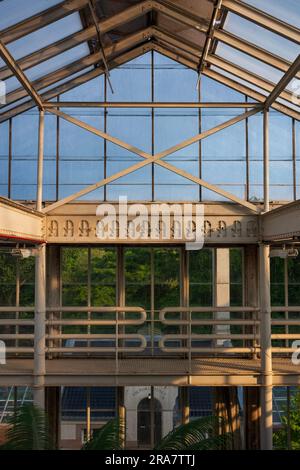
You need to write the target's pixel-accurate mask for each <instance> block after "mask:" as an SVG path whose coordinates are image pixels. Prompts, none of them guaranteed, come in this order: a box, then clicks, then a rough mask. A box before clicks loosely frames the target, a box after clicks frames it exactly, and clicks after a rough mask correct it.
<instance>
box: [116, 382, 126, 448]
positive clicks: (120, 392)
mask: <svg viewBox="0 0 300 470" xmlns="http://www.w3.org/2000/svg"><path fill="white" fill-rule="evenodd" d="M124 395H125V387H117V407H118V408H117V409H118V418H119V421H120V425H121V427H120V440H121V443H122V447H123V448H124V447H125V442H126V411H125V400H124V398H125V397H124Z"/></svg>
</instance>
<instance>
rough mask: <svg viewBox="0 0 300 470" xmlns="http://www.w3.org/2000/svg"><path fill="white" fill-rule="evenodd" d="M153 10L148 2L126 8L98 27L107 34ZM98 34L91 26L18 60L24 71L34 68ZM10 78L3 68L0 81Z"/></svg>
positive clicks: (6, 70)
mask: <svg viewBox="0 0 300 470" xmlns="http://www.w3.org/2000/svg"><path fill="white" fill-rule="evenodd" d="M87 1H88V0H87ZM151 9H152V2H151V1H150V0H147V1H144V2H141V3H138V4H136V5H133V6H131V7H129V8H126V10H123V11H121V12H120V13H117V14H116V15H113V16H112V17H110V18H105V19H103V20H101V21H99V23H98V25H99V28H100V30H101V32H102V34H105V33H107V32H109V31H111V30H112V29H114V28H117V27H119V26H121V25H122V24H124V23H127V22H128V23H130V22H131V21H133V20H134V19H136V18H138V17H139V16H141V15H144V14H146V13H147V12H148V11H150V10H151ZM96 34H97V32H96V28H95V26H89V27H88V28H86V29H84V30H81V31H78V32H77V33H74V34H71V35H70V36H67V37H66V38H64V39H61V40H60V41H57V42H55V43H53V44H51V45H50V46H47V47H44V48H42V49H39V50H38V51H35V52H33V53H32V54H29V55H27V56H25V57H22V58H21V59H19V60H18V64H19V66H20V67H21V68H22V70H26V69H28V68H30V67H34V66H35V65H38V64H40V63H41V62H43V61H45V60H48V59H51V58H52V57H54V56H56V55H57V54H61V53H62V52H64V51H67V50H69V49H71V48H73V47H76V46H78V45H79V44H82V43H83V42H87V41H89V40H90V39H93V38H94V37H95V36H96ZM10 76H11V73H10V70H9V69H8V68H6V67H2V68H1V69H0V80H4V79H6V78H8V77H10Z"/></svg>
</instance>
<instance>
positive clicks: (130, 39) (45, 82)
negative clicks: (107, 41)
mask: <svg viewBox="0 0 300 470" xmlns="http://www.w3.org/2000/svg"><path fill="white" fill-rule="evenodd" d="M150 35H151V28H146V29H143V30H141V31H137V32H136V33H133V34H130V35H128V36H127V37H125V38H124V39H122V40H121V41H119V42H118V43H116V44H113V45H110V46H107V47H106V48H105V49H104V53H105V55H106V56H108V57H110V56H112V55H115V54H120V53H121V52H123V51H125V50H126V49H130V48H132V47H134V46H136V45H137V44H139V43H140V42H143V41H145V40H146V39H147V38H148V37H149V36H150ZM101 60H102V52H101V51H99V52H95V53H94V54H91V55H88V56H85V57H83V58H82V59H80V60H77V61H75V62H72V63H71V64H69V65H68V66H67V67H65V66H64V67H62V68H61V69H59V70H55V71H54V72H51V73H49V74H48V75H44V76H43V77H41V78H39V79H37V80H35V81H34V82H33V83H32V87H34V88H35V90H41V89H43V88H46V87H49V86H51V85H54V84H55V83H56V82H58V81H60V80H64V79H65V78H68V77H70V76H72V75H73V74H75V73H77V72H80V71H82V70H84V69H86V68H88V67H90V66H92V65H96V64H98V63H99V62H100V61H101ZM104 71H106V68H105V67H104ZM24 96H26V93H25V91H24V90H23V88H18V89H16V90H14V91H12V92H11V93H8V94H7V96H6V105H9V104H11V103H14V102H16V101H18V100H19V99H21V98H23V97H24Z"/></svg>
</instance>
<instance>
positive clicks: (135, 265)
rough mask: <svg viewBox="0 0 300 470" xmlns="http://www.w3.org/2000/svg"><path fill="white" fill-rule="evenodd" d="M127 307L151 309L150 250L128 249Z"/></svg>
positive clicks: (125, 259) (125, 258)
mask: <svg viewBox="0 0 300 470" xmlns="http://www.w3.org/2000/svg"><path fill="white" fill-rule="evenodd" d="M124 263H125V286H126V287H125V296H126V305H131V306H140V307H143V308H146V309H147V310H149V309H150V308H151V251H150V249H149V248H126V249H125V251H124Z"/></svg>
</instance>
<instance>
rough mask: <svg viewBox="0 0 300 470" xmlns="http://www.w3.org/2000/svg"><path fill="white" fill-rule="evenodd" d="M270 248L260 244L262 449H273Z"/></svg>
mask: <svg viewBox="0 0 300 470" xmlns="http://www.w3.org/2000/svg"><path fill="white" fill-rule="evenodd" d="M269 254H270V247H269V245H263V244H260V246H259V260H260V273H259V274H260V316H261V318H260V345H261V377H262V384H261V409H262V416H261V433H260V434H261V449H264V450H272V447H273V402H272V384H273V378H272V342H271V299H270V258H269Z"/></svg>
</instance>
